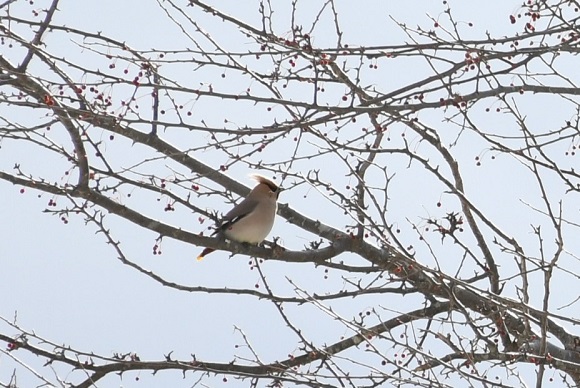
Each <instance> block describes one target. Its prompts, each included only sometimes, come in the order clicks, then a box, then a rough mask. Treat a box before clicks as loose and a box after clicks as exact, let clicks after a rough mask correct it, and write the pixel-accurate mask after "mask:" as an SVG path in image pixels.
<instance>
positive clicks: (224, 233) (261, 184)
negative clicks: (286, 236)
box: [197, 174, 281, 260]
mask: <svg viewBox="0 0 580 388" xmlns="http://www.w3.org/2000/svg"><path fill="white" fill-rule="evenodd" d="M251 177H252V178H253V179H254V180H256V181H257V182H258V184H257V185H256V187H254V188H253V189H252V191H250V194H248V196H247V197H246V198H244V200H243V201H242V202H240V203H239V204H237V205H236V206H234V207H233V209H232V210H230V211H229V212H228V213H227V214H226V215H225V216H224V217H223V218H222V220H221V222H220V223H219V226H218V227H217V228H216V231H215V232H214V233H213V235H216V234H217V236H218V237H221V238H224V237H225V238H227V239H228V240H233V241H236V242H240V243H249V244H259V243H261V242H262V241H264V239H265V238H266V236H268V233H270V231H271V230H272V226H274V218H275V217H276V211H277V210H278V203H277V200H278V196H279V195H280V191H281V189H280V187H279V186H278V185H277V184H276V183H274V182H272V181H271V180H269V179H268V178H265V177H263V176H261V175H257V174H256V175H252V176H251ZM213 251H215V249H214V248H205V249H204V250H203V252H201V253H200V254H199V256H197V260H202V259H203V258H204V257H205V256H206V255H208V254H210V253H211V252H213Z"/></svg>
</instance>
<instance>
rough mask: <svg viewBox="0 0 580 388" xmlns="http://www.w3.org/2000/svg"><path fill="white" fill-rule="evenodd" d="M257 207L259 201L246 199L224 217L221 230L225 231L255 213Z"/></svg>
mask: <svg viewBox="0 0 580 388" xmlns="http://www.w3.org/2000/svg"><path fill="white" fill-rule="evenodd" d="M257 205H258V201H257V200H255V199H253V198H245V199H244V200H243V201H242V202H240V203H239V204H238V205H236V206H234V208H233V209H232V210H230V211H229V212H228V213H227V214H226V215H225V216H224V218H223V219H222V224H221V226H220V228H221V229H225V228H227V227H228V226H229V225H231V224H232V223H234V222H236V221H238V220H239V219H241V218H243V217H245V216H247V215H248V214H250V213H251V212H252V211H254V209H255V208H256V206H257Z"/></svg>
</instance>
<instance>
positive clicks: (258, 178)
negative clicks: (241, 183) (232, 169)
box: [250, 174, 279, 193]
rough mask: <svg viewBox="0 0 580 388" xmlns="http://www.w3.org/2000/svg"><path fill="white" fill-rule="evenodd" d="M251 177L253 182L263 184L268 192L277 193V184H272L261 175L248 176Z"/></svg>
mask: <svg viewBox="0 0 580 388" xmlns="http://www.w3.org/2000/svg"><path fill="white" fill-rule="evenodd" d="M250 176H251V177H252V179H254V180H255V181H257V182H258V183H263V184H265V185H266V186H268V187H269V188H270V190H272V192H274V193H275V192H277V191H278V189H279V187H278V185H277V184H275V183H274V182H272V181H271V180H270V179H268V178H266V177H264V176H262V175H258V174H252V175H250Z"/></svg>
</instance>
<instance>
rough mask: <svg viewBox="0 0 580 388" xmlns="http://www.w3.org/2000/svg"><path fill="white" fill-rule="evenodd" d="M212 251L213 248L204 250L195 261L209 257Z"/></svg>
mask: <svg viewBox="0 0 580 388" xmlns="http://www.w3.org/2000/svg"><path fill="white" fill-rule="evenodd" d="M213 251H215V249H213V248H205V249H204V250H203V251H202V252H201V253H200V254H199V256H197V261H200V260H203V258H204V257H205V256H206V255H209V254H210V253H212V252H213Z"/></svg>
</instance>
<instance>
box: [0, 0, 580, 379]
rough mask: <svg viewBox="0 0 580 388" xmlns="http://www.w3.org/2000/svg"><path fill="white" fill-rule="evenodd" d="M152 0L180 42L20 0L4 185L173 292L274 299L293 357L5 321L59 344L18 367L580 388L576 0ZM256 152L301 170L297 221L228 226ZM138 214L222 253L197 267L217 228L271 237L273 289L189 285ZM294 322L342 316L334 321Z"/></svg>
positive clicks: (258, 264)
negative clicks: (146, 353) (499, 0)
mask: <svg viewBox="0 0 580 388" xmlns="http://www.w3.org/2000/svg"><path fill="white" fill-rule="evenodd" d="M144 3H148V2H144ZM153 3H154V4H156V6H157V7H158V14H157V18H158V19H159V22H158V24H157V25H156V26H151V28H155V29H158V30H159V33H161V34H164V35H165V37H166V40H167V44H166V46H164V47H143V44H142V43H140V42H137V41H131V40H130V39H128V38H125V37H120V36H116V34H115V33H109V32H108V31H109V27H110V26H103V29H102V30H98V31H97V30H93V29H90V28H83V24H82V23H78V22H77V23H75V22H74V20H71V19H66V21H65V20H64V16H63V17H61V16H59V15H66V9H67V7H68V6H69V5H68V3H65V2H59V1H57V0H52V1H50V2H45V4H42V5H40V6H39V5H38V4H34V2H33V1H30V2H28V1H27V2H23V1H18V0H7V1H4V2H3V3H2V4H0V9H1V11H2V16H1V20H0V22H1V23H0V31H1V32H0V37H1V45H2V46H1V50H2V55H1V56H0V101H1V105H0V112H1V113H0V116H1V119H0V120H1V122H2V125H1V128H0V146H1V149H0V157H1V159H2V161H1V163H2V164H1V165H0V168H1V171H0V178H1V179H2V181H4V182H5V183H9V184H13V185H16V186H17V188H18V190H20V192H21V193H22V194H23V195H28V194H29V193H30V192H38V193H40V194H41V195H40V198H42V200H46V198H47V197H48V200H47V204H46V209H45V211H46V212H47V213H49V214H53V215H56V216H58V217H59V218H60V219H61V220H62V222H64V223H67V222H68V221H69V220H70V219H71V218H73V217H82V218H83V219H84V220H85V221H86V222H87V224H89V225H91V226H90V227H93V228H95V227H96V229H97V230H98V231H100V232H101V233H99V234H98V236H97V237H95V244H100V243H102V241H103V240H102V236H104V238H105V241H106V243H107V244H109V245H110V246H111V248H112V251H111V252H112V253H111V254H112V255H116V256H118V258H119V260H120V262H121V263H123V264H126V265H128V266H130V267H132V268H133V269H134V270H135V271H138V272H140V273H141V274H142V275H143V276H147V277H150V278H151V279H153V280H155V282H156V284H157V286H158V287H160V288H162V286H166V287H171V288H173V289H175V290H176V292H181V293H191V294H192V295H193V294H195V295H198V294H204V295H205V294H208V295H207V297H208V298H212V297H217V296H218V295H221V296H222V297H223V296H224V295H225V296H226V297H228V298H232V299H233V300H239V303H243V301H244V300H247V298H248V297H250V298H255V299H256V300H259V301H260V303H264V304H268V305H270V306H272V307H273V308H274V311H276V313H275V314H274V313H273V315H272V316H271V317H268V318H267V319H268V320H272V321H276V322H278V324H281V325H282V327H284V328H285V330H286V331H288V335H289V337H290V338H292V340H289V342H290V343H292V344H293V346H294V348H295V349H296V350H295V351H294V352H293V353H292V354H287V351H286V350H284V349H286V348H287V344H286V345H283V346H282V345H281V344H271V347H272V348H273V349H274V351H275V350H277V349H280V351H279V352H277V354H279V356H278V357H277V358H275V359H266V358H264V357H263V356H262V355H261V354H260V353H259V352H258V351H254V350H253V348H252V345H251V344H252V342H253V341H254V342H255V341H259V340H260V339H259V338H247V337H246V336H245V335H244V334H243V331H240V333H242V334H240V335H241V336H242V338H244V340H245V341H246V343H245V346H246V349H249V351H248V353H247V354H249V355H246V356H238V355H234V360H233V361H231V358H232V354H230V352H229V351H224V355H223V360H217V361H212V360H205V359H201V358H200V357H196V356H195V355H193V353H195V351H193V350H192V356H191V357H190V358H182V357H179V358H178V357H176V356H174V355H172V354H171V353H170V354H166V355H163V350H159V358H158V359H157V360H152V361H151V360H150V361H146V360H142V359H141V358H140V356H139V354H136V353H132V352H130V351H127V352H126V353H118V354H96V353H94V352H93V351H92V350H90V349H88V350H87V349H84V350H81V349H78V348H77V347H75V346H74V344H73V345H70V346H69V345H66V346H63V345H62V344H59V343H58V341H54V340H52V339H49V338H41V336H39V335H37V334H36V333H35V331H34V330H32V329H29V328H25V327H22V326H21V325H19V324H18V322H15V321H14V320H13V319H11V318H10V317H3V318H2V319H3V322H4V326H3V327H4V329H3V332H2V333H0V340H2V341H4V343H5V344H6V347H5V350H4V351H3V356H2V357H4V358H7V359H12V360H21V359H22V358H26V357H29V356H31V355H36V356H39V357H40V358H41V359H42V360H44V361H45V363H44V366H43V367H39V368H33V367H27V366H26V363H25V362H20V364H19V366H18V367H17V368H16V369H15V371H14V374H13V375H12V378H11V380H10V381H4V382H2V384H3V385H4V386H14V387H15V386H19V385H18V380H17V378H18V377H19V376H24V375H28V376H29V377H30V378H32V379H36V381H37V383H38V385H39V386H43V385H46V386H53V385H62V386H75V387H90V386H93V385H95V386H99V384H100V381H101V379H103V378H104V377H107V376H111V375H115V374H121V373H123V374H125V373H131V372H132V371H151V372H158V371H174V372H175V374H176V375H178V376H179V374H180V373H182V374H183V376H184V378H185V379H186V380H185V381H186V383H185V384H187V385H189V386H192V385H196V384H200V385H202V384H206V383H207V382H209V381H211V379H213V378H216V377H215V376H217V378H218V379H222V378H223V379H224V380H227V378H228V377H230V378H231V377H233V378H239V379H242V380H243V381H245V384H248V385H250V386H312V387H322V386H324V387H326V386H329V387H330V386H342V387H347V386H348V387H360V386H368V387H371V386H380V385H383V384H393V385H399V386H402V385H407V386H412V385H417V386H430V387H432V386H437V387H446V386H452V385H453V386H455V384H457V383H459V384H461V385H463V386H513V385H524V384H535V385H536V386H538V387H539V386H541V385H542V384H545V383H548V382H549V381H552V380H554V379H555V380H558V381H559V382H560V384H561V386H578V385H579V384H580V337H579V336H578V335H577V334H578V333H577V332H576V333H575V332H574V330H576V331H577V329H578V327H577V325H578V324H579V323H580V321H579V320H578V303H579V298H578V285H579V281H578V280H579V279H578V273H579V271H578V268H579V264H578V252H579V251H580V245H579V244H578V237H577V236H578V233H579V230H578V226H579V225H580V219H579V215H578V207H579V204H580V202H579V201H578V191H579V190H580V175H579V174H578V172H577V168H575V165H577V164H578V162H577V161H576V160H575V159H574V158H573V155H574V154H575V150H576V147H577V146H578V143H579V135H580V131H579V116H578V112H579V110H580V105H579V103H578V97H577V96H578V94H580V88H579V87H578V74H579V73H578V68H577V67H576V66H578V60H577V57H576V56H577V53H578V49H579V48H578V43H579V42H580V29H579V28H578V21H579V18H578V10H579V8H580V4H579V3H578V2H576V1H541V0H530V1H527V2H526V3H525V4H523V5H519V6H518V4H514V5H513V6H514V13H513V14H511V15H509V14H507V15H498V20H499V21H497V24H498V25H499V26H500V27H497V26H495V27H493V26H489V27H488V26H485V25H483V26H482V25H479V22H480V21H479V20H477V10H476V9H472V10H471V11H468V12H467V15H471V16H470V17H471V18H473V20H464V17H465V16H464V15H465V14H466V13H465V12H463V13H460V15H461V16H457V13H456V12H455V8H454V7H460V6H459V5H457V6H454V5H453V4H452V2H450V1H443V3H442V4H439V5H438V7H440V9H441V13H440V14H439V15H438V16H432V17H431V16H427V17H425V16H420V18H419V21H403V20H396V19H395V18H392V19H388V15H384V20H385V23H390V24H391V25H392V26H395V27H396V28H397V31H398V33H399V35H393V36H381V34H380V33H379V28H377V30H376V31H377V36H365V35H361V34H358V33H356V32H357V31H356V28H357V27H356V26H353V25H352V22H351V19H349V17H348V15H347V14H345V13H347V12H348V9H347V8H345V6H344V5H341V4H338V3H339V2H335V1H333V0H327V1H321V2H318V3H316V2H304V3H305V4H299V3H301V2H298V1H293V2H291V4H279V3H284V2H271V1H269V0H264V1H259V2H255V3H253V4H252V5H251V6H250V7H248V8H249V9H246V7H245V6H244V5H242V3H244V2H233V3H236V4H233V5H221V4H220V5H215V6H214V5H210V4H209V2H205V1H197V0H189V1H186V0H157V2H156V3H155V2H153ZM218 3H220V2H218ZM288 3H290V2H288ZM315 3H316V4H317V5H315ZM365 4H366V3H365ZM351 6H352V5H351ZM365 7H367V5H365ZM368 7H369V8H368V9H367V10H366V12H369V13H370V12H374V9H373V8H372V7H370V6H368ZM469 7H471V5H469ZM230 8H231V9H230ZM469 12H471V13H469ZM418 14H422V12H418ZM411 22H412V23H413V25H416V26H415V27H413V26H412V24H411ZM481 23H484V22H483V21H481ZM139 27H140V28H146V26H142V25H140V26H139ZM496 27H497V28H496ZM494 28H496V29H497V30H500V31H504V32H494ZM505 31H509V33H505ZM3 154H4V156H3V157H2V155H3ZM254 170H257V171H260V172H262V173H264V174H266V175H269V176H272V177H274V179H277V181H278V182H279V183H280V184H281V185H282V186H283V187H284V189H285V191H284V192H283V193H282V196H281V202H282V203H281V204H280V207H279V210H278V223H281V222H285V223H286V225H285V226H284V228H285V229H284V230H285V235H284V236H278V237H280V238H278V237H273V238H271V239H270V241H269V242H266V243H265V244H264V245H263V246H248V245H244V244H238V243H235V242H231V241H225V240H220V239H217V238H213V237H211V236H210V232H211V228H208V226H209V225H211V224H212V223H214V222H217V221H218V220H219V218H220V214H221V212H223V211H225V210H227V206H231V204H232V203H235V202H236V201H237V200H238V199H239V198H240V197H242V196H244V195H246V194H247V193H248V188H247V187H246V186H245V185H243V184H242V182H240V181H238V180H235V179H234V178H233V177H241V176H244V175H245V174H247V173H248V172H249V171H254ZM9 184H3V185H2V190H10V188H11V186H10V185H9ZM286 201H288V202H289V204H286ZM16 206H17V203H16ZM174 214H180V215H182V216H183V218H181V219H184V217H188V218H189V219H192V218H193V219H195V220H198V221H199V223H198V225H197V227H195V226H192V225H191V224H189V225H183V224H176V223H175V222H173V220H174V219H173V218H171V217H172V215H174ZM39 217H41V215H39ZM282 220H283V221H282ZM121 221H122V222H121ZM123 225H125V226H126V225H136V226H138V227H139V228H141V229H142V230H148V231H151V232H154V233H155V234H156V235H157V236H158V237H157V238H156V239H154V241H151V245H152V246H153V254H155V255H159V254H161V250H162V244H163V243H164V242H165V241H168V240H176V241H179V242H181V243H183V244H184V246H188V247H189V248H188V249H185V250H184V251H186V252H190V255H191V259H192V263H191V265H192V266H193V265H198V266H200V267H201V266H204V265H207V261H211V260H214V259H213V257H209V258H207V259H206V260H205V261H204V262H202V263H199V264H197V263H195V259H194V258H195V256H196V254H197V253H198V252H197V251H198V249H199V247H203V246H208V247H212V248H216V249H219V250H222V251H226V252H231V254H232V255H235V256H234V258H233V259H232V260H240V259H241V260H244V261H245V259H243V257H244V256H249V257H251V258H253V259H251V260H250V262H249V267H250V268H252V269H253V270H254V271H257V272H258V273H259V277H260V282H259V284H256V286H255V287H246V288H244V287H242V288H235V287H231V286H230V285H229V284H227V283H226V282H223V283H222V284H221V285H220V286H218V287H210V286H207V285H189V284H183V283H180V282H176V281H174V280H172V279H168V278H166V277H164V276H161V275H160V274H158V273H156V272H155V271H152V270H150V269H149V268H147V267H146V266H145V265H144V264H143V263H142V262H140V260H139V258H138V257H132V253H131V252H130V249H129V250H127V249H125V247H124V245H123V244H122V243H121V241H123V238H127V237H126V236H125V237H123V238H121V237H120V236H123V233H124V232H123V230H124V226H123ZM99 236H100V237H99ZM304 236H307V237H306V239H304ZM305 241H306V244H305V243H304V242H305ZM214 255H215V254H214ZM165 260H171V258H170V257H165ZM274 265H276V267H275V268H276V270H277V271H279V270H280V268H282V270H281V271H285V270H284V268H289V267H292V268H296V267H298V268H299V270H302V271H303V272H309V271H312V269H313V268H314V267H317V268H322V269H323V270H324V275H320V274H318V275H317V277H316V279H313V278H310V280H308V279H307V278H304V279H300V275H296V276H294V275H292V276H290V275H288V276H284V273H285V272H283V273H282V275H280V272H276V271H274V270H272V268H274V267H273V266H274ZM289 271H290V270H289ZM323 277H324V278H327V277H331V278H332V279H334V281H328V282H326V283H325V282H324V279H323ZM561 284H565V285H566V287H567V288H568V289H570V290H572V291H571V292H568V293H562V292H559V290H558V289H557V286H556V285H561ZM313 311H315V312H313ZM356 312H358V313H356ZM298 316H301V317H304V316H306V317H309V316H310V321H311V322H310V323H311V324H315V325H316V326H317V327H318V328H325V327H328V328H330V327H339V328H340V330H342V332H344V335H343V336H336V337H333V338H332V339H331V340H330V342H329V340H328V338H324V339H321V338H316V337H313V336H312V335H310V334H309V332H308V329H307V327H306V323H304V320H303V319H300V320H299V319H297V317H298ZM314 322H315V323H314ZM39 325H41V323H40V322H39ZM231 325H232V327H234V326H235V325H236V322H231ZM176 341H178V339H176ZM55 371H56V372H58V373H54V372H55ZM526 371H527V372H526Z"/></svg>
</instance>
